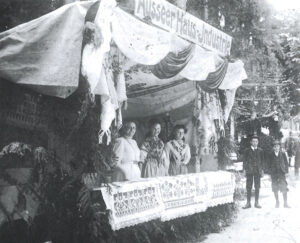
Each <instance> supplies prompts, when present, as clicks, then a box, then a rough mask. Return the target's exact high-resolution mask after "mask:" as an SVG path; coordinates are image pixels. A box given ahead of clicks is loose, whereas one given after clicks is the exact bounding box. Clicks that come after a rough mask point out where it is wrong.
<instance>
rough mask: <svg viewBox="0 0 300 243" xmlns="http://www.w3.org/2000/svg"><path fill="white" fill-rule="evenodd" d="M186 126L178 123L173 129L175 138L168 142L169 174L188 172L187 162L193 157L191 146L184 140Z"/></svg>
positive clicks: (166, 147)
mask: <svg viewBox="0 0 300 243" xmlns="http://www.w3.org/2000/svg"><path fill="white" fill-rule="evenodd" d="M185 133H186V128H185V127H184V126H183V125H176V126H175V127H174V129H173V139H172V140H170V141H169V142H167V144H166V146H165V151H166V154H167V158H168V160H169V175H171V176H174V175H180V174H187V173H188V168H187V164H188V163H189V162H190V159H191V152H190V147H189V145H188V144H187V143H185V141H184V134H185Z"/></svg>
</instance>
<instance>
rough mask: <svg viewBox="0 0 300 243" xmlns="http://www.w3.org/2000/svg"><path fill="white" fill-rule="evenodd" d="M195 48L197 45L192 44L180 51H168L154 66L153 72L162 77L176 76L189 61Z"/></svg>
mask: <svg viewBox="0 0 300 243" xmlns="http://www.w3.org/2000/svg"><path fill="white" fill-rule="evenodd" d="M194 49H195V45H194V44H190V45H189V46H188V47H187V48H185V49H184V50H182V51H180V52H179V53H174V52H170V53H168V55H167V56H166V57H165V58H164V59H163V60H161V61H160V62H159V63H158V64H156V65H154V66H153V67H152V69H151V71H152V73H153V74H154V75H155V76H156V77H158V78H160V79H167V78H172V77H175V76H176V75H177V74H178V73H180V72H181V71H182V70H183V69H184V68H185V67H186V65H187V64H188V63H189V61H190V59H191V57H192V55H193V51H194Z"/></svg>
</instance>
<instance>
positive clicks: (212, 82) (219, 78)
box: [199, 59, 228, 93]
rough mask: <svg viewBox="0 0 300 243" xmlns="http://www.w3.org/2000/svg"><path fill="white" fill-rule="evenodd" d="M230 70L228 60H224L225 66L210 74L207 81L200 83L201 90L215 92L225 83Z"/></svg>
mask: <svg viewBox="0 0 300 243" xmlns="http://www.w3.org/2000/svg"><path fill="white" fill-rule="evenodd" d="M227 68H228V60H226V59H225V60H224V62H223V64H222V65H221V66H220V67H219V68H218V69H217V70H216V71H215V72H211V73H209V74H208V76H207V79H206V80H205V81H203V82H200V83H199V85H200V87H201V89H203V90H204V91H206V92H209V93H211V92H213V91H215V90H216V89H217V88H218V87H219V86H220V85H221V84H222V82H223V80H224V78H225V75H226V72H227Z"/></svg>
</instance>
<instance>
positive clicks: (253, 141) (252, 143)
mask: <svg viewBox="0 0 300 243" xmlns="http://www.w3.org/2000/svg"><path fill="white" fill-rule="evenodd" d="M250 143H251V146H253V147H254V148H256V147H257V145H258V139H257V138H252V139H251V142H250Z"/></svg>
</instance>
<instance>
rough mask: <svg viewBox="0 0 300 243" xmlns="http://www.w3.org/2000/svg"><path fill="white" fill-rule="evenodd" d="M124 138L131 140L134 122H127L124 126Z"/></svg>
mask: <svg viewBox="0 0 300 243" xmlns="http://www.w3.org/2000/svg"><path fill="white" fill-rule="evenodd" d="M124 129H125V136H126V137H129V138H132V137H133V136H134V134H135V131H136V125H135V123H134V122H129V123H127V124H126V125H125V128H124Z"/></svg>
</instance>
